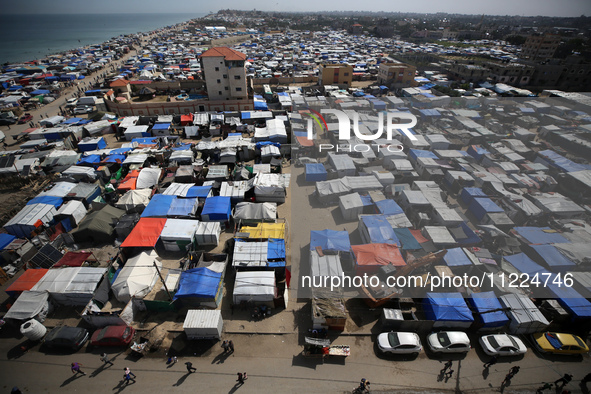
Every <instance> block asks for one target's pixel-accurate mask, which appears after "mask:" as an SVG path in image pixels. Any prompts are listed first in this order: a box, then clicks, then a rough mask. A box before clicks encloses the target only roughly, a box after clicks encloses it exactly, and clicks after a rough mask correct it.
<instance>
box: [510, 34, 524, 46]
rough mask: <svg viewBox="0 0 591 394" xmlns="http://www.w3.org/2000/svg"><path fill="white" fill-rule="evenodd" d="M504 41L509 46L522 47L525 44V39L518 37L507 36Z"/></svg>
mask: <svg viewBox="0 0 591 394" xmlns="http://www.w3.org/2000/svg"><path fill="white" fill-rule="evenodd" d="M505 41H507V42H508V43H509V44H511V45H523V44H524V43H525V37H524V36H520V35H512V36H508V37H507V38H506V39H505Z"/></svg>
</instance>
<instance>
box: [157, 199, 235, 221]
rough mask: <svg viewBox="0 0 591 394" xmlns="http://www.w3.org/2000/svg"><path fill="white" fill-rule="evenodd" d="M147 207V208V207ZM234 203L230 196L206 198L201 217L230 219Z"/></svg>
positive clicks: (206, 218) (216, 219) (221, 219)
mask: <svg viewBox="0 0 591 394" xmlns="http://www.w3.org/2000/svg"><path fill="white" fill-rule="evenodd" d="M146 209H147V208H146ZM231 210H232V205H231V201H230V197H223V196H215V197H209V198H208V199H206V200H205V205H204V206H203V211H202V212H201V218H202V220H205V221H210V222H212V221H228V220H230V214H231Z"/></svg>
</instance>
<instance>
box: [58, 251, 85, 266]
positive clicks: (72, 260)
mask: <svg viewBox="0 0 591 394" xmlns="http://www.w3.org/2000/svg"><path fill="white" fill-rule="evenodd" d="M90 256H92V253H90V252H67V253H66V254H65V255H64V257H62V258H61V259H60V260H59V261H58V262H57V263H55V264H54V265H53V267H52V268H58V267H64V266H65V267H81V266H82V264H84V262H85V261H86V260H87V259H88V258H89V257H90Z"/></svg>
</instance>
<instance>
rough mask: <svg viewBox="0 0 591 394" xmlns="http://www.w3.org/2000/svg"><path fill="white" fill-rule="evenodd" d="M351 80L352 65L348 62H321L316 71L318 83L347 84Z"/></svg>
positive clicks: (349, 84)
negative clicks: (317, 71)
mask: <svg viewBox="0 0 591 394" xmlns="http://www.w3.org/2000/svg"><path fill="white" fill-rule="evenodd" d="M351 82H353V66H351V65H348V64H322V65H320V70H319V73H318V83H319V84H320V85H322V86H325V85H347V86H349V87H350V86H351Z"/></svg>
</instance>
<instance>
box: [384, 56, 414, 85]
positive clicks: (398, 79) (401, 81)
mask: <svg viewBox="0 0 591 394" xmlns="http://www.w3.org/2000/svg"><path fill="white" fill-rule="evenodd" d="M416 71H417V69H416V67H415V66H411V65H409V64H406V63H402V62H389V63H381V64H380V67H379V68H378V85H385V86H387V87H388V88H389V89H402V88H408V87H412V86H416V85H417V83H416V81H415V73H416Z"/></svg>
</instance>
